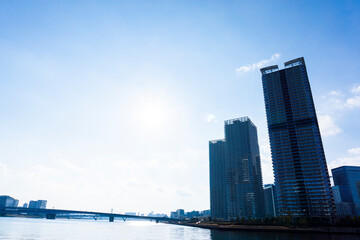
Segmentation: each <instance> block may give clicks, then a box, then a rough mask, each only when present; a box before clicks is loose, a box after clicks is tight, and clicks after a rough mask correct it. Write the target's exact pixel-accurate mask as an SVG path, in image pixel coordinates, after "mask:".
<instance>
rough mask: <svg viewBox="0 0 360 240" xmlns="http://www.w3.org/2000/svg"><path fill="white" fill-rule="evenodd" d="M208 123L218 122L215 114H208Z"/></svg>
mask: <svg viewBox="0 0 360 240" xmlns="http://www.w3.org/2000/svg"><path fill="white" fill-rule="evenodd" d="M206 121H207V122H217V121H216V117H215V115H213V114H208V115H206Z"/></svg>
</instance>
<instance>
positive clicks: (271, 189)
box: [264, 184, 276, 217]
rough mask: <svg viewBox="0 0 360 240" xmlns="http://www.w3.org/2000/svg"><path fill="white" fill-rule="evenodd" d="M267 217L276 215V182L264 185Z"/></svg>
mask: <svg viewBox="0 0 360 240" xmlns="http://www.w3.org/2000/svg"><path fill="white" fill-rule="evenodd" d="M264 205H265V217H276V191H275V185H274V184H265V185H264Z"/></svg>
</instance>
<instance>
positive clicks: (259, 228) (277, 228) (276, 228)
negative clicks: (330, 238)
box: [167, 221, 360, 235]
mask: <svg viewBox="0 0 360 240" xmlns="http://www.w3.org/2000/svg"><path fill="white" fill-rule="evenodd" d="M167 223H169V224H176V225H182V226H189V227H198V228H206V229H217V230H232V231H256V232H301V233H327V234H329V233H330V234H335V233H339V234H359V235H360V228H358V227H289V226H281V225H246V224H226V225H223V224H217V223H206V222H198V223H190V222H181V221H179V222H167Z"/></svg>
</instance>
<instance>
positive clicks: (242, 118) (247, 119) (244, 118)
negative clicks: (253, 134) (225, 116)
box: [225, 116, 256, 128]
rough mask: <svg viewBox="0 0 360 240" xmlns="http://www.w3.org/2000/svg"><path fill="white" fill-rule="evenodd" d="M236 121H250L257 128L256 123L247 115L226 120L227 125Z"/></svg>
mask: <svg viewBox="0 0 360 240" xmlns="http://www.w3.org/2000/svg"><path fill="white" fill-rule="evenodd" d="M236 122H249V123H250V124H251V125H252V126H253V127H255V128H256V126H255V124H254V123H253V122H252V121H251V120H250V118H249V117H247V116H246V117H239V118H234V119H229V120H225V125H231V124H234V123H236Z"/></svg>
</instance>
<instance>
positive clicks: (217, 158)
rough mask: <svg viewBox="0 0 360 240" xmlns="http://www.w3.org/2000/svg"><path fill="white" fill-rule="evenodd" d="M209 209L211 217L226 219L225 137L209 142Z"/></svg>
mask: <svg viewBox="0 0 360 240" xmlns="http://www.w3.org/2000/svg"><path fill="white" fill-rule="evenodd" d="M209 155H210V209H211V217H212V218H213V219H222V220H226V219H227V204H226V166H225V164H226V161H225V139H220V140H214V141H210V142H209Z"/></svg>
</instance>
